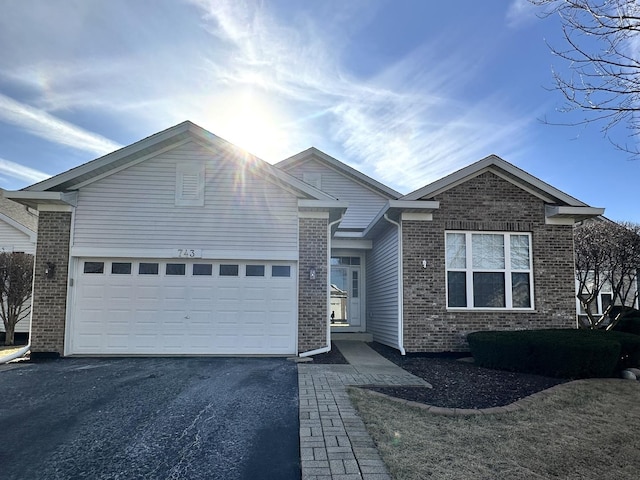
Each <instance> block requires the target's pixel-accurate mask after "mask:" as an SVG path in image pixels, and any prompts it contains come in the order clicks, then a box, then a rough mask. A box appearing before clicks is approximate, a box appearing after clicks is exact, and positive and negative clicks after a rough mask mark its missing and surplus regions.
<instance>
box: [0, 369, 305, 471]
mask: <svg viewBox="0 0 640 480" xmlns="http://www.w3.org/2000/svg"><path fill="white" fill-rule="evenodd" d="M298 431H299V421H298V386H297V371H296V366H295V364H294V363H291V362H287V361H286V360H284V359H271V358H268V359H267V358H118V359H62V360H52V361H47V362H42V363H25V364H17V365H6V366H0V478H3V479H5V480H8V479H24V478H38V479H54V478H55V479H69V478H91V479H127V480H129V479H190V480H192V479H227V480H232V479H245V478H247V479H249V478H250V479H254V478H255V479H271V478H273V479H282V480H286V479H299V478H300V456H299V441H298Z"/></svg>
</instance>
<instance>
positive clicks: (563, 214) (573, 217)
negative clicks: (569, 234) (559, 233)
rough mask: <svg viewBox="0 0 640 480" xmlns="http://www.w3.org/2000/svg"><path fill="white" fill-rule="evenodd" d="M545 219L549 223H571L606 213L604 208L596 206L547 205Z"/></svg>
mask: <svg viewBox="0 0 640 480" xmlns="http://www.w3.org/2000/svg"><path fill="white" fill-rule="evenodd" d="M544 210H545V212H544V213H545V221H546V223H548V224H562V225H569V224H574V223H578V222H581V221H583V220H587V219H589V218H595V217H600V216H602V215H603V214H604V208H596V207H568V206H563V205H545V207H544Z"/></svg>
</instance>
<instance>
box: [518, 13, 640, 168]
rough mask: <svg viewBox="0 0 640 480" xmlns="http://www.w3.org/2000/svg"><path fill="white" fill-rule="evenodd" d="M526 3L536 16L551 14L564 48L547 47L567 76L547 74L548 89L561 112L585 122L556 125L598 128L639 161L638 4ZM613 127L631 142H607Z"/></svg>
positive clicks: (639, 58) (639, 66) (639, 35)
mask: <svg viewBox="0 0 640 480" xmlns="http://www.w3.org/2000/svg"><path fill="white" fill-rule="evenodd" d="M529 2H530V3H532V4H534V5H537V6H540V7H542V10H541V16H542V17H549V16H553V15H557V16H559V18H560V21H561V23H562V36H563V40H564V42H565V43H566V45H565V48H558V47H557V46H552V45H549V48H550V50H551V52H552V53H553V54H554V55H555V56H557V57H559V58H560V59H562V60H564V61H565V63H566V64H567V66H568V68H569V71H570V73H569V74H560V73H558V72H557V71H553V73H552V74H553V80H554V83H555V87H554V90H558V91H559V92H560V93H561V95H562V96H563V97H564V101H565V102H564V105H563V106H562V107H561V108H560V109H559V110H560V111H561V112H564V113H567V112H577V111H582V112H583V113H585V118H584V119H583V120H578V121H569V122H567V123H562V124H561V125H570V126H576V125H586V124H590V123H596V124H602V126H601V132H602V133H603V134H604V135H605V136H606V137H607V138H608V139H609V141H610V142H611V143H612V145H614V146H615V147H616V148H618V149H620V150H623V151H625V152H628V153H630V154H631V155H632V157H634V158H640V142H639V141H638V137H639V136H640V2H638V0H529ZM546 123H549V122H546ZM619 125H625V126H626V128H627V130H628V136H629V137H630V138H631V139H632V140H631V142H626V141H625V142H621V141H620V140H619V139H617V138H616V139H614V138H613V135H614V131H613V129H614V127H616V126H619ZM615 134H617V132H615ZM629 143H631V144H630V145H629Z"/></svg>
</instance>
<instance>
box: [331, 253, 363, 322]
mask: <svg viewBox="0 0 640 480" xmlns="http://www.w3.org/2000/svg"><path fill="white" fill-rule="evenodd" d="M361 282H362V276H361V267H360V257H332V258H331V309H330V315H331V325H332V326H333V327H336V328H340V327H342V328H356V329H357V328H360V327H361V326H362V319H361V311H360V310H361V309H360V299H361V296H362V288H361Z"/></svg>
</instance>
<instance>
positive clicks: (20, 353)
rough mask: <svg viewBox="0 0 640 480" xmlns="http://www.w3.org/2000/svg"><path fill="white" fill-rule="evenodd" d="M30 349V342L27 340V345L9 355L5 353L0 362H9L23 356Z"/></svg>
mask: <svg viewBox="0 0 640 480" xmlns="http://www.w3.org/2000/svg"><path fill="white" fill-rule="evenodd" d="M30 349H31V342H29V344H28V345H27V346H25V347H23V348H21V349H20V350H18V351H17V352H13V353H12V354H11V355H7V356H6V357H2V358H0V363H7V362H10V361H11V360H15V359H16V358H20V357H22V356H24V355H25V354H26V353H27V352H28V351H29V350H30Z"/></svg>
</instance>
